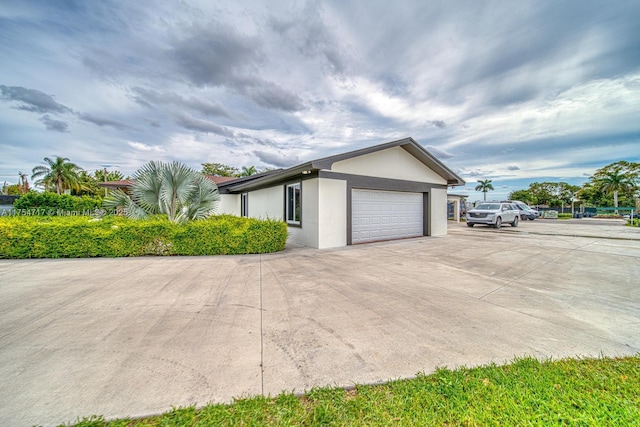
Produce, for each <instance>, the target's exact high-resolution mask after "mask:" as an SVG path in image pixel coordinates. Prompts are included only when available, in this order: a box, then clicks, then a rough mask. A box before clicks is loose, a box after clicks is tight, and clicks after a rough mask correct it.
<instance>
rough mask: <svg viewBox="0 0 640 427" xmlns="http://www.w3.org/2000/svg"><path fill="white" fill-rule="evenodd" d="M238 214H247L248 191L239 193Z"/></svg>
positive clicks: (246, 215) (244, 215) (245, 215)
mask: <svg viewBox="0 0 640 427" xmlns="http://www.w3.org/2000/svg"><path fill="white" fill-rule="evenodd" d="M240 216H243V217H248V216H249V193H242V194H241V195H240Z"/></svg>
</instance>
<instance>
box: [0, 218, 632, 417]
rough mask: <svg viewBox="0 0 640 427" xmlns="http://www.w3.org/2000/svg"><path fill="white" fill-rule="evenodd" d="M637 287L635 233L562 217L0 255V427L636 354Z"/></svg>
mask: <svg viewBox="0 0 640 427" xmlns="http://www.w3.org/2000/svg"><path fill="white" fill-rule="evenodd" d="M599 224H604V223H599ZM581 227H582V228H581ZM596 229H599V230H600V231H594V230H596ZM567 230H568V231H567ZM581 236H586V237H581ZM638 277H640V229H632V228H626V227H623V226H622V225H621V224H618V223H612V224H610V225H599V226H598V227H594V226H592V225H589V224H588V223H587V224H586V225H585V223H577V224H574V223H572V222H559V221H555V222H549V221H547V222H544V221H534V222H523V223H522V224H521V226H520V227H518V228H517V229H510V228H509V227H505V228H503V229H501V230H493V229H489V228H482V227H475V228H473V229H468V228H467V227H465V226H464V224H461V225H460V224H455V223H451V224H450V230H449V235H448V236H447V237H441V238H419V239H411V240H404V241H396V242H387V243H377V244H369V245H361V246H354V247H348V248H343V249H337V250H312V249H305V248H290V249H287V250H286V251H285V252H283V253H279V254H272V255H262V256H259V255H251V256H221V257H200V258H195V257H193V258H192V257H181V258H152V257H151V258H131V259H126V258H125V259H80V260H32V261H30V260H24V261H10V260H0V378H2V381H1V382H0V425H6V426H29V425H32V424H43V425H55V424H58V423H63V422H71V421H74V420H76V418H77V417H82V416H89V415H92V414H102V415H105V416H107V417H113V416H140V415H144V414H152V413H158V412H163V411H166V410H169V409H170V408H171V406H185V405H192V404H198V405H203V404H206V403H207V402H228V401H231V400H232V399H233V398H234V397H242V396H250V395H256V394H271V395H274V394H277V393H279V392H281V391H283V390H287V391H292V390H295V391H302V390H304V389H308V388H310V387H313V386H324V385H338V386H344V385H351V384H354V383H370V382H377V381H384V380H388V379H395V378H399V377H410V376H413V375H415V374H416V373H418V372H419V371H425V372H430V371H432V370H433V369H434V368H435V367H437V366H445V365H446V366H449V367H455V366H458V365H463V364H464V365H477V364H484V363H488V362H492V361H493V362H497V363H502V362H504V361H508V360H511V359H512V358H513V357H514V356H522V355H534V356H537V357H541V358H547V357H554V358H559V357H566V356H576V355H579V356H597V355H599V354H601V353H603V354H607V355H625V354H636V353H638V352H639V351H640V333H638V331H640V287H639V286H638Z"/></svg>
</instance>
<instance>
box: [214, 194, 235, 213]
mask: <svg viewBox="0 0 640 427" xmlns="http://www.w3.org/2000/svg"><path fill="white" fill-rule="evenodd" d="M216 213H218V214H220V215H225V214H228V215H236V216H240V195H239V194H221V195H220V203H219V204H218V211H217V212H216Z"/></svg>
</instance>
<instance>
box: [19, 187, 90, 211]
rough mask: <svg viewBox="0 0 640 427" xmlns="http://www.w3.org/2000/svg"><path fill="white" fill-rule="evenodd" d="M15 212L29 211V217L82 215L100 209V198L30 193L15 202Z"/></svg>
mask: <svg viewBox="0 0 640 427" xmlns="http://www.w3.org/2000/svg"><path fill="white" fill-rule="evenodd" d="M13 207H14V208H15V209H17V210H25V211H29V215H31V216H33V215H42V216H58V215H59V216H64V215H66V216H71V215H82V214H83V212H85V213H86V212H90V211H93V210H95V209H99V208H101V207H102V199H101V198H100V197H96V198H92V197H89V196H70V195H68V194H57V193H52V192H44V193H36V192H35V191H30V192H28V193H27V194H25V195H24V196H22V197H20V198H19V199H18V200H16V201H15V203H14V204H13Z"/></svg>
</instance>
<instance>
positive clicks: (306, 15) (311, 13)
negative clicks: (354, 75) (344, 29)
mask: <svg viewBox="0 0 640 427" xmlns="http://www.w3.org/2000/svg"><path fill="white" fill-rule="evenodd" d="M268 24H269V26H270V28H271V29H272V30H274V31H275V32H276V33H278V34H279V35H280V36H282V37H283V38H284V39H285V40H286V41H287V42H288V43H290V44H291V45H292V46H294V47H295V49H297V51H298V52H299V53H301V54H302V55H305V56H308V57H315V58H319V59H320V62H321V64H322V66H323V68H324V69H325V71H326V72H327V73H329V74H333V75H336V76H338V77H344V75H345V73H346V71H347V68H348V55H347V49H346V47H345V46H344V43H343V41H342V40H341V39H340V38H339V37H337V36H335V35H334V33H333V31H332V30H331V29H330V28H329V27H328V26H327V25H326V24H325V22H323V20H322V9H321V6H319V4H318V3H315V2H308V3H306V5H305V6H304V8H303V9H302V10H301V11H299V12H297V13H296V12H294V14H293V16H292V17H291V18H289V19H284V18H282V17H275V16H272V17H271V18H270V19H269V20H268Z"/></svg>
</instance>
